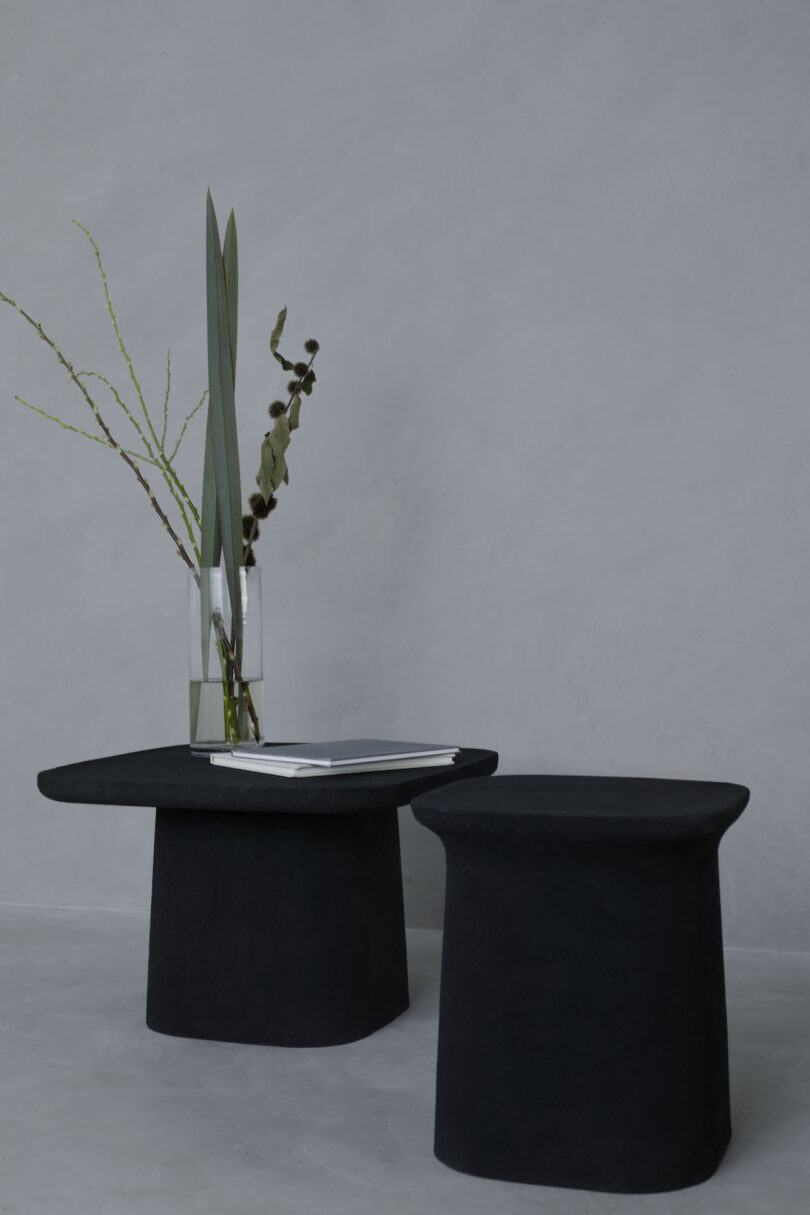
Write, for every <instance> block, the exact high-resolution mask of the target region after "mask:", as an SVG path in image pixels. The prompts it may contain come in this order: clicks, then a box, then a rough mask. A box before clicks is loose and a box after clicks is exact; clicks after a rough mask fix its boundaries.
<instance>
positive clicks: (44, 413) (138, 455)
mask: <svg viewBox="0 0 810 1215" xmlns="http://www.w3.org/2000/svg"><path fill="white" fill-rule="evenodd" d="M14 400H15V401H19V402H20V404H21V405H24V406H25V408H26V409H31V410H33V412H34V413H39V414H41V415H42V417H43V418H48V419H49V421H51V422H56V424H57V426H61V427H62V428H63V429H64V430H72V431H73V433H74V434H77V435H83V436H84V438H85V439H92V441H93V442H94V443H100V444H101V446H102V447H109V448H111V450H112V451H115V446H114V445H113V444H112V443H108V442H107V440H106V439H100V438H99V436H98V435H91V434H90V433H89V431H86V430H82V428H81V426H71V424H70V422H63V421H62V419H61V418H57V416H56V414H55V413H48V412H47V410H45V409H40V407H39V405H32V404H31V402H30V401H24V400H23V398H22V397H17V396H15V398H14ZM124 451H126V453H127V455H128V456H133V457H134V458H135V459H136V460H142V461H143V463H144V464H154V465H155V467H156V468H159V467H160V465H159V464H158V462H157V460H150V459H148V458H147V457H146V456H144V455H142V454H141V453H140V452H139V451H130V450H129V449H128V448H124Z"/></svg>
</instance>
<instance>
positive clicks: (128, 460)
mask: <svg viewBox="0 0 810 1215" xmlns="http://www.w3.org/2000/svg"><path fill="white" fill-rule="evenodd" d="M0 300H2V301H3V303H5V304H8V305H9V306H10V307H12V308H13V309H14V310H15V311H16V312H18V313H19V314H20V316H21V317H22V318H23V319H24V320H25V321H27V322H28V324H29V325H31V326H32V327H33V329H35V330H36V332H37V333H38V334H39V336H40V337H41V338H42V340H43V342H45V344H46V345H47V346H50V348H51V350H52V351H53V352H54V354H55V355H56V358H57V360H58V361H59V362H60V363H61V365H62V366H63V367H64V369H65V371H66V372H67V375H68V378H69V379H70V380H71V381H72V382H73V383H74V384H75V385H76V387H77V388H78V389H79V392H80V393H81V394H82V396H83V397H84V399H85V401H86V402H87V404H88V405H89V406H90V408H91V409H92V411H93V416H94V417H95V419H96V422H97V424H98V426H99V428H100V430H101V432H102V434H103V435H104V436H105V438H106V439H107V442H108V443H109V445H110V446H111V447H114V448H115V450H116V451H117V452H118V454H119V456H120V457H121V459H122V460H123V461H124V463H125V464H126V465H127V467H128V468H130V469H131V470H132V472H133V474H134V476H135V478H136V479H137V481H138V484H139V485H140V486H141V488H142V489H143V490H144V492H145V493H146V494H147V495H148V497H149V501H150V502H151V503H152V508H153V510H154V511H155V513H156V514H157V516H158V518H159V519H160V521H161V523H162V525H163V529H164V531H166V532H168V534H169V535H170V536H171V538H172V541H173V542H174V545H175V548H176V549H177V555H178V556H179V557H180V559H181V560H182V561H184V562H185V564H186V565H187V566H188V567H189V569H190V570H191V571H192V573H193V574H194V578H195V580H196V582H197V585H198V586H199V577H200V575H199V574H198V573H197V568H196V566H195V565H194V562H193V561H192V560H191V558H190V557H189V555H188V553H187V552H186V549H185V547H184V546H183V542H182V540H181V539H180V537H179V536H178V535H177V532H176V531H175V530H174V528H173V527H172V525H171V523H170V522H169V519H168V517H167V515H166V512H165V511H164V510H163V508H162V507H161V505H160V503H159V502H158V500H157V498H156V497H155V494H154V491H153V489H152V487H151V485H150V484H149V482H148V481H147V480H146V477H144V475H143V473H142V472H141V470H140V467H139V465H138V460H137V459H136V458H135V457H133V456H131V455H130V454H129V452H127V451H125V450H124V448H123V447H122V446H121V444H120V443H118V442H117V441H116V440H115V439H114V438H113V436H112V432H111V431H110V428H109V426H108V425H107V423H106V422H105V421H104V419H103V417H102V416H101V412H100V411H99V408H98V405H96V403H95V401H94V400H93V398H92V397H91V396H90V393H89V392H88V391H87V385H86V384H85V383H84V381H83V380H81V379H80V378H79V376H78V374H77V372H76V370H75V368H74V366H73V364H72V363H71V362H70V361H69V360H68V359H66V358H65V356H64V355H63V354H62V351H61V350H60V349H59V347H58V346H57V345H56V342H55V341H54V340H53V338H51V337H49V336H48V334H47V333H46V332H45V330H44V329H43V328H42V325H40V323H39V321H35V320H34V318H33V317H32V316H31V315H30V314H29V313H28V312H26V311H25V309H24V308H22V307H21V306H20V305H19V304H18V303H16V302H15V301H14V300H13V299H11V297H10V296H8V295H5V294H4V293H3V292H2V291H0Z"/></svg>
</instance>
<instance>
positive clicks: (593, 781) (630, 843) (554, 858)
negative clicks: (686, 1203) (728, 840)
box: [413, 776, 749, 1193]
mask: <svg viewBox="0 0 810 1215" xmlns="http://www.w3.org/2000/svg"><path fill="white" fill-rule="evenodd" d="M748 796H749V794H748V790H747V789H745V788H743V787H742V786H741V785H729V784H716V783H703V782H697V781H670V780H633V779H622V778H618V777H576V776H569V777H566V776H500V777H490V778H485V779H480V778H479V779H474V780H469V781H464V782H463V783H460V784H458V785H450V786H448V787H446V788H443V789H436V790H434V791H433V792H430V793H426V794H424V795H423V796H421V797H418V798H417V799H416V800H415V801H414V803H413V811H414V814H415V815H416V818H417V819H418V820H419V822H421V823H423V824H424V825H425V826H426V827H429V828H430V829H431V830H432V831H435V832H436V834H437V835H439V836H440V837H441V839H442V841H443V843H444V846H445V851H446V854H447V896H446V902H445V923H444V950H443V956H442V979H441V1005H440V1018H439V1051H438V1068H437V1078H436V1134H435V1152H436V1155H437V1156H438V1158H439V1159H440V1160H442V1161H443V1162H444V1163H445V1164H448V1165H450V1166H451V1167H453V1168H455V1169H459V1170H460V1171H461V1172H464V1173H472V1174H474V1175H476V1176H479V1177H493V1178H499V1179H502V1180H507V1181H522V1182H535V1183H539V1184H543V1185H551V1186H569V1187H574V1188H577V1189H588V1190H608V1191H614V1192H617V1193H652V1192H655V1191H660V1190H675V1189H681V1188H682V1187H684V1186H688V1185H695V1184H696V1183H697V1182H700V1181H704V1180H705V1179H706V1178H707V1177H709V1176H711V1174H712V1173H713V1172H714V1171H715V1169H716V1168H717V1166H718V1164H719V1163H720V1160H721V1159H722V1157H723V1153H724V1152H725V1149H726V1147H727V1145H728V1141H729V1137H730V1134H731V1125H730V1120H729V1097H728V1049H727V1038H726V1002H725V986H724V977H723V941H722V929H721V923H720V892H719V882H718V871H717V847H718V844H719V842H720V837H721V836H722V835H723V832H724V831H725V830H726V828H727V827H729V826H730V825H731V823H733V822H734V821H735V819H737V818H738V817H739V816H740V814H741V813H742V811H743V809H744V808H745V805H746V803H747V801H748Z"/></svg>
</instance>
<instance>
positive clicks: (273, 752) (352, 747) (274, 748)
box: [232, 738, 458, 768]
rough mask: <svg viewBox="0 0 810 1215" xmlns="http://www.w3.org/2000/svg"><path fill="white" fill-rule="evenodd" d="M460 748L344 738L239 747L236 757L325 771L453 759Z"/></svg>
mask: <svg viewBox="0 0 810 1215" xmlns="http://www.w3.org/2000/svg"><path fill="white" fill-rule="evenodd" d="M456 751H458V747H445V746H441V745H440V744H438V743H412V742H395V741H392V740H391V739H387V738H343V739H337V740H336V741H334V742H321V743H287V744H285V743H276V744H273V743H261V744H260V745H258V746H253V747H237V748H236V750H235V751H233V752H232V754H234V755H250V756H251V757H253V758H255V759H261V758H267V759H268V760H272V761H273V762H274V763H290V764H315V765H318V766H320V767H324V768H332V767H338V766H340V765H341V764H361V763H374V762H375V761H380V762H381V761H383V760H389V759H410V758H418V757H419V756H423V755H453V754H455V752H456Z"/></svg>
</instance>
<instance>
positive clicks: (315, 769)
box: [211, 751, 453, 777]
mask: <svg viewBox="0 0 810 1215" xmlns="http://www.w3.org/2000/svg"><path fill="white" fill-rule="evenodd" d="M452 762H453V756H452V755H426V756H424V757H421V756H420V757H419V758H416V759H413V758H412V759H393V760H383V761H381V762H380V763H373V764H340V765H338V766H336V767H333V768H325V767H323V766H322V765H317V764H291V763H285V764H276V763H271V762H270V761H268V760H266V759H261V758H259V757H254V756H251V755H245V754H241V753H237V752H234V753H232V754H229V753H228V752H227V751H222V752H216V751H215V752H214V753H213V754H212V755H211V763H212V764H216V765H217V766H218V767H221V768H239V769H241V771H243V772H259V773H264V775H265V776H286V777H302V776H350V775H351V774H352V773H353V772H394V771H397V770H398V769H400V768H438V767H441V766H442V765H445V764H452Z"/></svg>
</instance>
